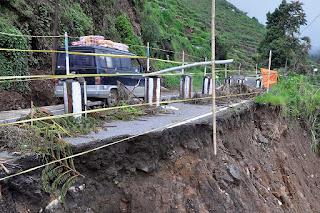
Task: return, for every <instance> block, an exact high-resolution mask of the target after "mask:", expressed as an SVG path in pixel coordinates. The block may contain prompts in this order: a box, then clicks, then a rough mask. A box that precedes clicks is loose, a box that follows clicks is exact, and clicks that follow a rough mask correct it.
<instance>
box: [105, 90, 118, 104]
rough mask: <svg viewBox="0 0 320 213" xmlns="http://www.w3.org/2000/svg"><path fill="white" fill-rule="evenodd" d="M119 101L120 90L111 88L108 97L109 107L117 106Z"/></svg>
mask: <svg viewBox="0 0 320 213" xmlns="http://www.w3.org/2000/svg"><path fill="white" fill-rule="evenodd" d="M117 102H118V91H117V89H111V90H110V94H109V96H108V98H107V103H108V106H109V107H111V106H115V104H117Z"/></svg>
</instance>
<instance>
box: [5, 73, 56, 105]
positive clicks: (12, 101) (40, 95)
mask: <svg viewBox="0 0 320 213" xmlns="http://www.w3.org/2000/svg"><path fill="white" fill-rule="evenodd" d="M51 74H52V73H51V71H45V70H30V75H51ZM28 85H29V90H28V91H25V92H16V91H0V111H8V110H16V109H25V108H30V106H31V101H33V104H34V105H35V106H37V107H41V106H49V105H55V104H59V103H60V102H61V100H59V99H58V98H56V97H55V96H54V79H49V80H33V81H30V82H28Z"/></svg>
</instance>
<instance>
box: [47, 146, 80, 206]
mask: <svg viewBox="0 0 320 213" xmlns="http://www.w3.org/2000/svg"><path fill="white" fill-rule="evenodd" d="M51 143H52V146H51V147H52V148H53V149H54V150H51V151H49V150H48V153H47V154H48V155H49V159H50V160H55V161H58V162H56V163H53V164H49V165H47V166H46V167H45V168H44V169H43V170H42V175H41V177H42V181H43V188H44V190H45V191H46V192H47V193H50V194H52V195H53V196H54V197H55V198H56V199H59V197H60V200H61V202H62V203H63V205H64V208H65V209H66V208H67V204H66V201H65V196H66V194H67V191H68V189H69V188H70V187H71V186H72V185H73V184H74V183H75V182H76V180H77V177H78V176H82V175H81V174H80V173H78V172H77V171H76V169H75V167H74V162H73V158H69V159H68V160H60V159H62V158H66V157H68V156H71V155H72V151H71V148H70V146H69V145H68V144H66V143H65V142H62V143H63V144H60V145H59V142H58V143H55V142H54V141H51ZM60 143H61V141H60ZM52 148H51V149H52ZM47 162H49V160H47Z"/></svg>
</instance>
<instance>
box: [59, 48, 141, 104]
mask: <svg viewBox="0 0 320 213" xmlns="http://www.w3.org/2000/svg"><path fill="white" fill-rule="evenodd" d="M64 50H65V49H64V48H61V49H59V51H64ZM69 51H70V52H82V53H99V54H112V55H129V56H135V55H134V54H132V53H129V52H125V51H121V50H116V49H111V48H107V47H101V46H72V47H69ZM69 57H70V73H74V74H121V73H132V74H135V75H125V76H124V75H123V76H107V77H103V76H101V77H86V78H85V80H86V82H87V96H88V98H89V99H90V98H94V99H97V98H98V99H104V100H106V101H107V103H108V104H109V105H111V104H112V103H113V102H115V101H116V100H117V81H120V82H121V83H123V84H124V85H125V86H126V87H127V88H128V89H130V90H133V89H134V88H135V87H136V88H135V89H134V94H135V95H136V96H137V97H144V87H145V80H144V77H143V76H142V74H143V73H145V70H144V68H143V66H142V64H141V62H140V60H139V59H130V58H113V57H105V56H90V55H72V54H69ZM55 74H56V75H65V74H66V57H65V53H59V54H58V55H57V66H56V70H55ZM137 74H141V75H137ZM55 83H56V86H55V95H56V96H57V97H63V83H62V80H61V79H57V80H56V82H55Z"/></svg>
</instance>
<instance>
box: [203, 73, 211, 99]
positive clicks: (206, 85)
mask: <svg viewBox="0 0 320 213" xmlns="http://www.w3.org/2000/svg"><path fill="white" fill-rule="evenodd" d="M212 83H213V80H212V78H211V77H210V76H205V77H204V78H203V85H202V94H204V95H212Z"/></svg>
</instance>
